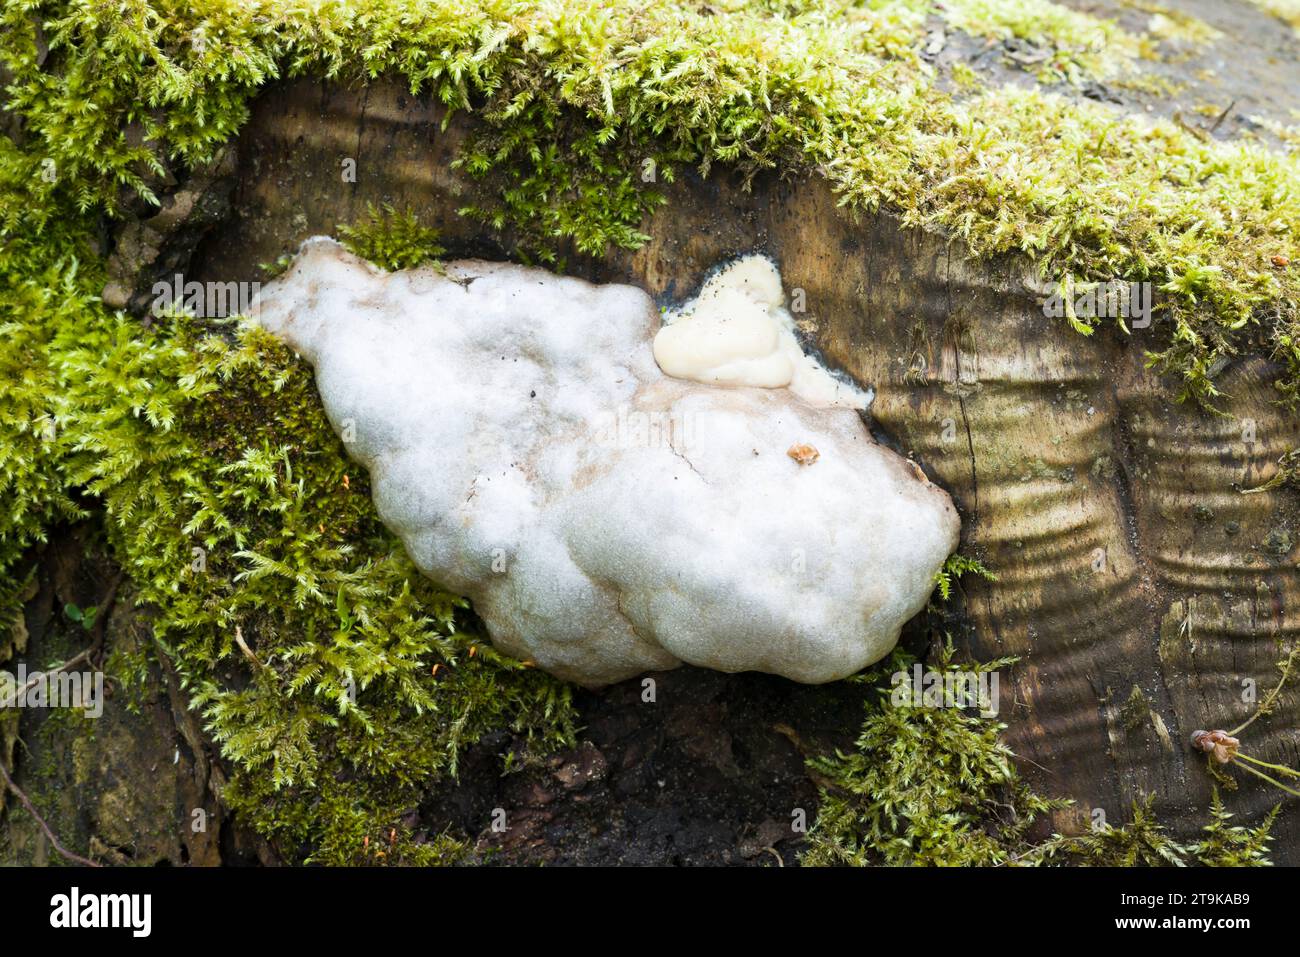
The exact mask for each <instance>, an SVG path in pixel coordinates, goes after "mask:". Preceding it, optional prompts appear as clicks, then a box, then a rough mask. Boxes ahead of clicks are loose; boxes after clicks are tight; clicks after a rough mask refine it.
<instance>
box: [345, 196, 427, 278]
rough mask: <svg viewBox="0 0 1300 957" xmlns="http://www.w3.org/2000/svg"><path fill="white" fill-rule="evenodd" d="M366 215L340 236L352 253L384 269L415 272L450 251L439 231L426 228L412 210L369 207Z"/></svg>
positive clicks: (386, 206)
mask: <svg viewBox="0 0 1300 957" xmlns="http://www.w3.org/2000/svg"><path fill="white" fill-rule="evenodd" d="M366 214H367V215H366V218H365V219H364V220H362V221H361V222H359V223H355V224H352V225H345V226H340V227H339V236H340V237H341V239H342V242H343V245H344V246H346V247H347V248H348V249H349V250H350V251H352V252H353V253H355V254H356V255H358V256H360V257H361V258H362V259H368V260H370V262H372V263H374V264H375V265H376V266H378V267H380V268H381V269H385V270H387V271H388V272H396V271H398V270H399V269H411V268H413V267H415V266H422V265H424V264H425V263H427V262H432V261H435V260H437V258H438V257H439V256H441V255H442V254H443V253H444V252H446V250H445V249H444V248H443V247H442V246H441V245H439V243H438V230H436V229H433V228H431V227H428V226H424V225H422V224H421V223H420V219H419V217H418V216H417V215H416V214H415V212H414V211H412V210H403V211H401V212H399V211H398V210H395V209H394V208H393V207H392V206H389V205H385V206H383V207H382V208H381V209H376V208H375V207H374V206H373V205H370V204H367V206H366Z"/></svg>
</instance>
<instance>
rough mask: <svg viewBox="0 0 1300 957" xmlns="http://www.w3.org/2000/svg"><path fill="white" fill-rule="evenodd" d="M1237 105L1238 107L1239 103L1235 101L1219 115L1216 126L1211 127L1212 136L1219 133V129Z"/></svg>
mask: <svg viewBox="0 0 1300 957" xmlns="http://www.w3.org/2000/svg"><path fill="white" fill-rule="evenodd" d="M1236 105H1237V101H1236V100H1233V101H1232V102H1231V103H1229V104H1228V105H1227V107H1226V108H1225V109H1224V111H1223V112H1222V113H1220V114H1219V118H1218V119H1217V120H1215V121H1214V125H1213V126H1211V127H1210V135H1211V136H1213V135H1214V134H1215V132H1217V131H1218V129H1219V127H1220V126H1222V125H1223V121H1224V120H1226V119H1227V118H1228V114H1229V113H1231V112H1232V108H1233V107H1234V106H1236Z"/></svg>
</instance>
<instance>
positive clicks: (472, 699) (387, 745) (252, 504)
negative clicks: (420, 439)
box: [0, 260, 573, 863]
mask: <svg viewBox="0 0 1300 957" xmlns="http://www.w3.org/2000/svg"><path fill="white" fill-rule="evenodd" d="M39 275H40V276H41V277H43V280H44V282H45V283H46V286H45V287H42V288H47V289H48V290H49V299H48V301H47V303H46V304H45V305H43V306H42V307H41V308H37V309H32V310H30V311H26V312H25V313H24V315H23V316H22V323H23V330H24V332H25V336H22V337H19V336H11V337H8V338H6V339H5V340H3V342H0V364H4V365H5V366H7V367H16V366H17V365H19V364H20V363H21V364H23V365H24V367H25V368H26V369H28V370H29V377H30V379H31V384H30V388H31V389H32V390H33V392H32V398H31V401H32V402H36V395H37V390H38V389H43V390H44V392H45V393H46V397H45V398H44V399H43V400H41V403H40V405H39V406H38V407H36V410H35V411H36V412H39V414H41V415H45V416H52V417H53V420H54V422H55V424H56V427H57V429H56V432H55V434H54V437H53V438H52V439H51V440H49V441H42V442H41V443H37V444H31V443H28V444H23V443H22V442H21V441H16V439H22V438H24V437H26V436H28V435H29V432H28V431H27V430H26V428H25V426H24V425H23V424H22V421H19V423H18V425H16V426H15V425H11V424H7V423H6V425H5V427H6V429H7V432H6V434H5V435H4V436H3V439H4V441H3V442H0V448H3V449H5V450H6V453H7V454H9V455H18V454H26V453H30V455H29V456H28V457H27V458H25V459H23V460H22V463H21V470H20V469H19V468H18V467H17V466H15V467H14V471H15V474H19V472H20V471H21V474H33V475H39V476H43V477H44V478H45V485H39V484H35V483H34V487H35V489H36V491H37V492H40V493H41V494H40V495H39V496H37V495H29V503H28V511H29V513H30V512H32V511H33V510H37V509H38V507H39V508H40V509H42V510H43V511H42V514H46V513H53V512H57V511H58V509H59V507H60V506H61V504H62V503H61V496H62V495H64V494H66V490H69V489H78V490H81V492H82V494H83V495H84V496H86V497H87V499H88V501H89V502H94V503H95V504H96V505H97V508H98V509H99V510H100V511H101V512H102V515H103V519H104V523H105V527H106V529H107V537H108V541H109V544H110V545H111V548H112V552H113V555H114V557H115V558H116V560H117V561H118V562H120V563H121V564H122V565H123V566H124V567H125V569H126V570H127V571H128V573H129V574H130V576H131V578H132V580H133V582H134V585H135V594H136V596H137V599H138V600H139V601H140V602H141V603H142V604H146V605H148V606H149V607H150V608H151V609H152V623H153V634H154V642H155V644H154V649H153V653H154V654H158V655H163V656H166V657H167V658H168V659H169V660H170V662H171V664H172V665H173V666H174V667H175V669H176V670H177V672H178V673H179V675H180V677H181V680H182V684H183V687H184V688H185V689H186V690H187V691H188V692H189V694H190V695H191V700H192V704H193V707H194V708H195V709H196V710H198V711H199V712H200V713H201V715H202V717H203V719H204V723H205V726H206V728H207V730H208V731H209V733H210V734H211V735H212V737H213V739H214V740H215V741H216V742H217V743H218V744H219V745H220V747H221V751H222V754H223V756H224V757H225V758H226V759H227V760H228V761H229V762H230V763H231V764H232V766H233V768H234V776H233V779H232V781H231V783H230V785H229V787H228V789H227V792H226V794H225V798H226V800H227V802H228V803H229V805H230V806H231V807H232V808H234V809H235V810H236V811H238V812H240V813H242V814H244V815H246V817H247V818H248V819H250V820H251V822H252V823H253V824H255V825H256V826H257V827H258V828H259V830H261V831H262V833H264V834H266V835H267V836H269V837H271V838H272V839H273V840H275V841H276V842H277V844H278V845H279V847H280V849H281V851H282V852H283V853H285V854H286V856H288V857H290V858H294V857H299V856H301V857H305V858H307V859H310V860H313V861H321V862H327V863H351V862H359V861H373V860H381V859H387V860H391V861H393V862H428V861H432V860H435V859H444V858H446V859H450V858H449V855H452V851H453V850H454V842H453V841H452V840H451V839H450V838H448V837H445V836H444V837H437V838H434V839H430V840H418V841H417V840H416V839H415V837H414V836H413V835H412V833H411V832H410V829H409V828H407V827H403V826H402V824H401V819H402V817H403V815H405V814H406V813H407V812H409V811H410V810H411V809H412V808H414V807H416V806H417V805H418V803H419V798H420V795H421V794H423V793H424V790H425V789H426V788H427V787H428V786H429V784H430V783H431V782H432V781H436V780H438V779H439V778H445V777H448V776H450V775H454V774H455V772H456V767H457V758H458V755H459V754H460V752H461V751H462V750H463V748H464V747H466V746H467V745H469V744H471V743H473V742H474V741H476V740H477V739H478V738H479V737H481V736H482V735H483V734H484V733H485V732H487V731H495V730H498V729H502V728H509V729H511V730H513V731H515V732H516V733H519V734H522V735H524V736H525V737H526V738H527V739H528V740H530V741H531V742H532V743H533V745H534V746H535V747H537V748H539V749H540V748H546V747H550V746H554V745H556V744H559V743H562V742H567V741H569V740H571V738H572V733H573V725H572V715H573V713H572V710H571V707H570V703H569V693H568V690H567V689H565V688H563V687H562V686H561V685H560V684H559V683H558V682H555V681H554V680H552V679H550V678H549V677H547V676H545V675H542V674H540V673H537V672H535V671H532V670H530V669H527V668H525V667H524V666H523V665H521V664H520V663H518V662H514V661H512V660H509V659H506V658H504V657H502V656H500V655H498V654H497V653H495V652H494V651H493V649H492V648H491V646H490V645H487V644H485V643H484V642H483V640H482V639H481V638H480V637H478V636H476V635H475V634H473V633H472V632H465V631H462V629H461V625H462V623H463V622H464V620H465V618H464V611H463V609H464V602H463V601H462V600H460V599H458V598H456V597H454V596H450V595H447V594H445V593H443V592H441V591H440V590H439V589H438V588H437V587H436V586H435V585H433V584H432V583H430V582H429V581H428V580H427V579H426V578H425V577H424V576H422V575H421V574H419V572H418V571H417V570H416V569H415V568H414V567H413V566H412V565H411V563H410V561H409V559H407V558H406V556H405V554H404V552H403V551H402V549H401V547H400V545H399V543H398V542H397V541H396V540H395V539H393V538H392V536H391V535H389V534H388V533H387V532H386V531H385V530H384V528H383V526H382V525H381V524H380V522H379V519H378V516H377V515H376V513H375V510H374V506H373V504H372V502H371V499H370V492H369V488H368V485H367V481H366V478H365V476H364V474H361V473H360V472H359V471H358V470H357V469H356V467H355V466H353V465H351V464H350V463H349V462H348V460H347V458H346V456H345V454H344V450H343V448H342V446H341V444H340V442H339V441H338V439H337V438H336V437H335V435H334V433H333V431H332V430H331V428H330V426H329V423H328V421H327V420H326V418H325V415H324V412H323V410H322V408H321V406H320V402H319V399H318V397H317V395H316V392H315V388H314V386H313V384H312V379H311V374H310V371H309V370H308V369H307V368H306V367H305V366H304V365H303V364H302V363H301V362H300V361H299V360H298V359H296V358H295V357H294V356H293V355H292V354H291V353H290V352H289V351H288V350H287V349H285V348H284V347H283V346H282V345H280V344H278V343H277V342H276V341H275V340H273V339H272V338H271V337H270V336H268V335H267V334H265V333H262V332H259V331H256V330H253V329H249V330H232V334H231V336H230V337H227V336H223V335H211V334H207V333H206V331H205V330H203V329H200V328H199V327H198V326H197V324H196V323H195V322H194V321H193V320H190V319H188V318H187V317H184V316H177V317H171V318H164V319H160V320H158V321H157V322H156V323H155V324H154V325H153V326H152V327H151V328H147V329H146V328H142V327H141V325H140V324H139V323H138V322H137V321H136V320H134V319H132V318H129V317H126V316H124V315H122V314H120V313H119V314H109V313H108V312H106V311H105V310H103V309H102V307H100V306H99V305H98V304H97V303H95V302H94V301H93V297H91V296H90V295H89V293H88V291H87V288H86V287H87V285H88V284H89V282H90V280H88V279H87V278H86V277H84V276H82V275H81V274H80V273H79V272H78V271H77V270H76V267H75V265H74V264H73V262H72V261H71V260H63V261H61V262H56V263H52V264H50V265H49V267H48V270H47V271H45V272H41V273H40V274H39ZM60 294H61V295H60ZM31 295H34V293H32V292H31V291H29V290H27V289H25V288H23V287H18V288H16V289H15V290H14V291H13V292H10V293H7V294H5V295H3V296H0V302H2V303H3V308H4V309H6V310H7V311H9V312H12V311H14V310H19V309H24V308H25V307H27V306H28V305H29V304H30V302H29V297H30V296H31ZM67 302H72V303H75V304H76V308H75V309H68V308H64V307H63V306H64V304H65V303H67ZM42 490H45V491H42ZM28 524H29V525H30V524H31V523H30V522H29V523H28ZM29 534H30V533H29ZM21 541H22V539H15V540H14V542H13V544H12V545H11V547H14V548H16V547H17V546H18V545H19V544H20V542H21ZM127 664H128V666H129V667H131V668H133V669H134V670H137V671H138V670H140V668H141V667H142V666H141V663H140V662H136V663H135V664H134V665H131V664H130V663H127ZM379 850H383V851H384V857H382V858H378V857H376V856H375V855H376V853H377V851H379Z"/></svg>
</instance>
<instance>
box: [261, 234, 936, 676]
mask: <svg viewBox="0 0 1300 957" xmlns="http://www.w3.org/2000/svg"><path fill="white" fill-rule="evenodd" d="M765 262H766V261H764V260H753V259H747V260H744V261H742V263H740V264H738V265H736V266H733V267H732V269H731V270H724V271H723V272H722V273H719V274H718V276H717V277H715V279H714V280H713V282H712V283H711V284H710V285H707V286H706V287H705V289H704V290H703V291H702V293H701V296H700V297H699V299H697V300H696V302H695V303H694V305H693V309H691V311H690V312H689V313H688V312H687V311H686V310H683V311H682V312H681V313H680V314H679V316H678V318H677V321H676V322H674V323H672V324H670V325H668V326H666V327H665V328H664V330H663V332H662V333H661V336H660V339H659V341H657V342H656V343H655V346H656V347H655V348H653V349H652V347H651V343H652V340H654V338H655V332H656V331H657V329H658V327H659V315H658V313H657V311H656V309H655V306H654V303H653V302H652V301H651V299H650V297H649V296H647V295H646V294H645V293H644V292H642V291H641V290H639V289H636V288H633V287H631V286H623V285H605V286H596V285H592V284H590V283H587V282H584V281H581V280H578V279H571V278H564V277H560V276H555V275H551V274H550V273H547V272H545V271H542V270H538V269H528V268H524V267H522V266H515V265H510V264H504V263H488V262H480V261H476V260H468V261H460V262H452V263H447V264H445V265H444V266H442V267H433V266H428V267H422V268H419V269H411V270H405V271H402V272H397V273H391V274H388V273H384V272H383V271H382V270H380V269H378V268H376V267H374V266H372V265H370V264H368V263H366V262H364V261H363V260H361V259H358V258H357V257H355V256H353V255H351V254H350V253H348V252H347V251H346V250H344V249H343V248H342V247H341V246H339V245H338V244H337V243H334V242H333V241H331V240H328V239H322V238H317V239H312V240H309V241H308V242H307V243H306V244H304V246H303V248H302V250H301V252H300V253H299V255H298V257H297V258H296V259H295V261H294V263H293V265H292V267H291V268H290V269H289V271H288V272H287V273H286V274H285V275H284V276H282V277H281V278H280V279H278V280H276V281H275V282H273V283H271V284H269V285H268V286H267V287H266V288H265V289H264V290H263V293H262V297H261V300H260V302H259V303H257V304H255V305H256V307H257V309H256V311H257V312H258V313H259V321H260V322H261V323H262V324H263V325H264V326H265V327H266V328H267V329H269V330H271V331H272V332H275V333H276V334H278V335H280V336H282V337H283V338H284V339H286V340H287V341H288V342H289V343H290V344H291V345H292V346H293V347H294V348H295V349H297V350H298V351H299V352H300V353H301V354H302V355H303V356H304V357H305V358H306V359H307V361H308V362H310V363H311V364H312V366H313V367H314V368H315V371H316V382H317V386H318V388H319V389H320V393H321V398H322V400H323V402H324V405H325V409H326V412H327V413H328V415H329V417H330V420H331V422H332V423H333V424H334V426H335V428H336V430H338V431H339V433H340V435H342V436H343V438H344V441H345V443H346V445H347V449H348V452H349V454H350V455H351V456H353V457H354V458H355V459H356V460H357V461H359V462H361V463H362V464H363V465H365V466H366V467H367V468H368V469H369V470H370V474H371V480H372V486H373V488H374V496H375V504H376V506H377V507H378V510H379V514H380V517H381V518H382V519H383V521H384V522H385V524H386V525H387V526H388V527H389V528H390V529H392V530H393V531H394V532H395V533H396V534H397V535H398V536H399V537H400V538H401V540H402V542H403V543H404V544H405V545H406V548H407V550H408V551H409V552H410V554H411V557H412V558H413V559H414V561H415V562H416V564H417V565H418V566H419V567H420V569H421V570H422V571H423V572H424V573H426V574H427V575H429V576H430V577H432V578H433V579H435V580H436V581H438V582H439V583H440V584H442V585H444V586H445V587H447V588H449V589H451V590H453V591H455V592H458V593H460V594H463V595H466V596H467V597H469V598H470V599H471V600H472V601H473V603H474V608H475V609H476V611H477V612H478V613H479V615H480V616H481V617H482V619H483V621H484V623H485V624H486V627H487V629H488V631H489V633H490V636H491V639H492V641H493V643H494V644H495V645H496V646H497V647H498V648H500V649H502V650H503V651H505V652H507V653H508V654H511V655H514V656H516V657H518V658H521V659H531V660H532V661H534V662H535V663H536V664H537V665H538V667H541V668H543V669H545V670H547V671H549V672H551V673H553V674H555V675H557V676H559V677H561V678H565V679H569V680H572V681H576V682H580V683H582V684H585V685H590V686H599V685H603V684H608V683H610V682H613V681H618V680H620V679H623V678H628V677H631V676H633V675H637V674H639V673H641V672H644V671H647V670H655V669H664V668H671V667H674V666H676V665H677V664H679V663H681V662H683V661H686V662H689V663H691V664H695V665H701V666H704V667H708V668H716V669H719V670H722V671H745V670H757V671H766V672H772V673H775V674H780V675H785V676H787V677H789V678H793V679H794V680H796V681H803V682H823V681H830V680H833V679H837V678H842V677H845V676H846V675H849V674H852V673H853V672H855V671H858V670H860V669H861V668H863V667H864V666H866V665H868V664H870V663H872V662H874V661H877V660H878V659H880V658H881V657H883V656H884V655H885V654H886V653H887V652H888V651H889V650H890V648H892V647H893V645H894V644H895V642H896V641H897V640H898V634H899V630H900V628H901V626H902V625H903V623H904V622H905V621H906V620H907V619H908V618H910V617H912V616H913V615H914V614H916V612H917V611H919V610H920V609H921V608H922V607H923V606H924V604H925V602H926V599H927V597H928V596H929V593H930V591H931V588H932V585H933V578H934V574H935V572H936V571H938V569H939V568H940V566H941V565H942V563H943V561H944V559H945V558H946V557H947V556H948V554H949V553H951V551H952V550H953V549H954V548H955V547H956V544H957V537H958V532H959V522H958V518H957V513H956V511H955V509H954V508H953V505H952V502H951V501H950V500H949V498H948V496H947V495H946V494H945V493H944V492H943V491H942V490H941V489H939V488H937V487H935V486H933V485H931V484H930V483H929V482H927V481H925V480H924V479H923V478H922V477H920V476H919V474H918V471H917V470H914V467H913V466H912V465H910V463H908V462H907V461H906V460H905V459H903V458H901V457H900V456H898V455H897V454H895V453H893V452H891V451H889V450H887V449H885V448H883V447H881V446H879V445H877V444H876V442H875V441H874V440H873V439H872V438H871V435H870V434H869V433H868V431H867V429H866V428H865V426H864V425H863V422H862V419H861V418H860V416H859V414H858V413H857V412H856V411H853V410H850V409H846V408H842V407H834V406H833V405H829V404H827V403H826V402H825V399H826V395H827V393H826V392H825V391H822V392H810V393H809V394H810V395H813V396H815V397H817V398H818V400H819V401H820V402H821V403H822V404H821V405H820V406H819V405H817V404H813V403H812V402H809V401H805V400H804V399H802V398H800V397H799V396H798V395H796V394H795V392H794V391H793V390H794V388H795V385H796V383H804V382H807V381H809V379H815V378H816V376H814V375H813V372H811V371H807V367H806V366H805V365H804V363H803V362H801V361H800V360H803V359H806V358H807V357H805V356H804V355H803V353H802V351H798V355H797V356H796V355H795V354H794V353H792V352H791V351H790V350H789V348H788V345H787V344H786V342H785V340H784V335H785V333H786V332H788V331H789V330H788V328H786V327H782V326H781V325H780V323H777V324H776V326H775V327H774V325H773V322H772V318H771V317H772V315H773V312H772V310H773V309H774V308H779V304H780V301H781V285H780V277H779V275H778V274H777V273H776V270H775V268H774V267H772V266H771V264H770V263H766V265H762V264H763V263H765ZM727 277H730V278H727ZM706 296H707V297H708V298H707V300H706ZM728 303H730V304H731V306H728ZM755 304H760V305H763V309H758V308H756V305H755ZM733 307H734V309H733ZM764 312H765V313H766V315H764V314H763V313H764ZM693 323H700V324H701V325H698V326H696V327H695V328H691V324H693ZM728 323H734V324H735V325H734V328H732V327H728V328H726V329H725V330H724V331H718V330H719V327H724V326H727V324H728ZM674 328H679V329H680V330H681V331H679V332H678V333H674V334H673V335H672V336H667V334H668V333H669V332H672V331H673V329H674ZM665 337H667V338H665ZM790 341H791V342H793V341H794V340H793V334H791V338H790ZM795 347H796V350H797V343H795ZM656 352H657V353H658V354H659V355H660V360H661V361H662V362H664V363H665V368H667V369H668V370H669V371H675V372H676V373H680V374H683V375H688V376H691V377H694V378H699V377H703V376H709V375H712V379H711V381H717V382H719V383H720V384H721V383H725V384H727V385H728V386H729V387H728V388H717V387H715V386H711V385H703V384H700V383H699V382H696V381H689V379H687V378H674V377H671V376H668V375H665V374H664V373H663V372H662V371H661V370H660V368H659V367H658V366H657V365H656V363H655V354H656ZM808 362H812V360H811V359H809V360H808ZM813 366H814V368H815V370H816V372H819V373H820V374H821V375H823V376H826V377H827V378H830V376H829V374H828V373H826V372H825V370H823V369H821V368H820V366H816V364H815V363H813ZM710 370H712V372H710ZM831 381H832V382H833V381H834V380H833V379H832V380H831ZM836 385H837V386H838V385H840V384H839V383H836ZM783 386H784V387H783ZM801 391H802V387H801ZM837 396H838V393H831V397H832V399H835V398H836V397H837ZM810 450H811V451H810ZM801 463H802V464H801Z"/></svg>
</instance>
